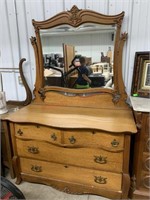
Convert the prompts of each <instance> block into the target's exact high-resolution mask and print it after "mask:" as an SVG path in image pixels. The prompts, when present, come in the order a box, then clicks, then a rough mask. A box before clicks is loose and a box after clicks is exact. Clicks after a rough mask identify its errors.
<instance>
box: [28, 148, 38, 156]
mask: <svg viewBox="0 0 150 200" xmlns="http://www.w3.org/2000/svg"><path fill="white" fill-rule="evenodd" d="M28 152H29V153H33V154H37V153H39V148H38V147H28Z"/></svg>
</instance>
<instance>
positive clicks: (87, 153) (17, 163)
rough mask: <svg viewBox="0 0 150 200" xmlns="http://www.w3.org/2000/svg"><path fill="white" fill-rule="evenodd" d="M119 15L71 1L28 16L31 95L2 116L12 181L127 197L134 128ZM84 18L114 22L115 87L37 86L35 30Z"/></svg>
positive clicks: (39, 50)
mask: <svg viewBox="0 0 150 200" xmlns="http://www.w3.org/2000/svg"><path fill="white" fill-rule="evenodd" d="M123 16H124V12H122V13H121V14H119V15H115V16H106V15H102V14H99V13H96V12H93V11H89V10H79V9H78V8H77V7H76V6H74V7H73V8H72V9H71V11H67V12H66V11H65V12H62V13H60V14H58V15H56V16H54V17H53V18H51V19H49V20H46V21H43V22H36V21H34V20H33V25H34V27H35V32H36V38H34V37H32V38H31V42H32V44H33V48H34V51H35V59H36V82H35V89H34V95H35V99H34V101H33V102H32V103H31V104H30V105H28V106H26V107H24V108H22V109H21V110H18V111H17V113H13V114H12V115H11V116H9V117H8V118H7V120H9V122H10V129H11V142H12V146H13V152H14V156H13V163H14V169H15V173H16V178H17V182H16V183H17V184H19V183H20V182H21V181H22V180H24V181H30V182H36V183H43V184H47V185H50V186H52V187H54V188H56V189H58V190H61V191H64V192H67V193H72V194H85V193H88V194H97V195H101V196H104V197H108V198H111V199H126V198H127V196H128V191H129V186H130V176H129V154H130V153H129V152H130V137H131V134H134V133H136V132H137V130H136V126H135V122H134V119H133V113H132V111H131V109H130V108H129V106H128V105H127V104H126V97H127V95H126V92H125V88H124V84H123V80H122V69H121V63H122V48H123V44H124V41H125V40H126V36H127V34H123V35H121V36H120V29H121V23H122V19H123ZM86 22H90V23H91V22H94V23H101V24H112V25H117V32H116V40H115V56H114V65H115V68H114V71H115V77H114V82H115V89H114V90H110V89H103V88H95V89H86V90H83V89H81V90H80V89H79V90H75V89H69V88H61V87H44V88H43V86H44V85H43V57H42V48H41V40H40V35H39V30H40V29H45V28H51V27H54V26H57V25H61V24H69V25H72V26H73V27H77V26H79V25H81V24H82V23H86Z"/></svg>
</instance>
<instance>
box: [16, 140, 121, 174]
mask: <svg viewBox="0 0 150 200" xmlns="http://www.w3.org/2000/svg"><path fill="white" fill-rule="evenodd" d="M16 144H17V151H18V155H19V156H22V157H29V158H34V159H39V160H45V161H52V162H57V163H62V164H69V165H74V166H81V167H85V168H92V169H100V170H106V171H113V172H122V162H123V152H117V153H112V152H108V151H105V150H100V149H92V148H63V147H59V146H55V145H52V144H49V143H47V142H40V141H32V140H30V141H24V140H20V139H17V140H16Z"/></svg>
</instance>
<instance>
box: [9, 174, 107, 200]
mask: <svg viewBox="0 0 150 200" xmlns="http://www.w3.org/2000/svg"><path fill="white" fill-rule="evenodd" d="M6 178H7V179H8V180H9V181H11V182H12V183H13V184H15V181H16V179H11V178H10V174H9V172H8V173H7V175H6ZM16 186H17V187H18V188H19V189H20V190H21V192H22V193H23V194H24V196H25V198H26V200H30V199H35V200H108V199H107V198H104V197H100V196H96V195H72V194H66V193H64V192H60V191H58V190H56V189H54V188H52V187H50V186H47V185H42V184H35V183H28V182H21V184H20V185H16Z"/></svg>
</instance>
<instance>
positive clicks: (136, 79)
mask: <svg viewBox="0 0 150 200" xmlns="http://www.w3.org/2000/svg"><path fill="white" fill-rule="evenodd" d="M131 96H139V97H145V98H150V51H143V52H135V59H134V69H133V79H132V88H131Z"/></svg>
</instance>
